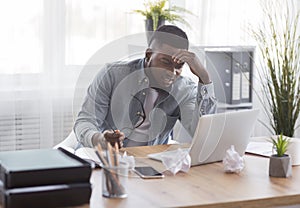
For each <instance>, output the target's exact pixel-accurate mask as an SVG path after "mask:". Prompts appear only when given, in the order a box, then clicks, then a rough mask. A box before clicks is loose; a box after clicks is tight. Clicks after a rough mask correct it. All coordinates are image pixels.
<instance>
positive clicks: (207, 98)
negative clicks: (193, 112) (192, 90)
mask: <svg viewBox="0 0 300 208" xmlns="http://www.w3.org/2000/svg"><path fill="white" fill-rule="evenodd" d="M197 103H198V105H199V116H202V115H205V114H213V113H215V112H216V109H217V100H216V98H215V92H214V85H213V83H210V84H206V85H204V84H202V83H198V93H197Z"/></svg>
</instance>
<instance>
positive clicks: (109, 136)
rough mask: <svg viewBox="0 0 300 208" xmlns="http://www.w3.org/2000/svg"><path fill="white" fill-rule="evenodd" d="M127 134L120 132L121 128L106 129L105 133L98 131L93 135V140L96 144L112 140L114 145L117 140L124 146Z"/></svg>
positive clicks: (120, 145) (111, 142) (119, 144)
mask: <svg viewBox="0 0 300 208" xmlns="http://www.w3.org/2000/svg"><path fill="white" fill-rule="evenodd" d="M124 138H125V135H124V133H123V132H120V131H119V130H115V131H113V130H105V131H104V132H103V133H100V132H99V133H96V134H94V135H93V137H92V142H93V144H94V145H96V144H98V143H100V144H103V143H105V142H104V141H106V142H110V144H111V145H112V146H114V145H115V142H117V143H118V146H119V148H122V147H123V141H124Z"/></svg>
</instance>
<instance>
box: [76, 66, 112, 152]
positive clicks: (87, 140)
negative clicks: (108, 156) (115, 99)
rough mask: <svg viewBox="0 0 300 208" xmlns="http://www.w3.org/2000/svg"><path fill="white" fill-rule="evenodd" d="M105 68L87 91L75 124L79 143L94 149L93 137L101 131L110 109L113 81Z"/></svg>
mask: <svg viewBox="0 0 300 208" xmlns="http://www.w3.org/2000/svg"><path fill="white" fill-rule="evenodd" d="M107 68H108V67H107V66H105V67H104V68H103V69H102V70H100V72H99V73H98V75H97V76H96V77H95V79H94V80H93V82H92V83H91V85H90V86H89V88H88V90H87V95H86V97H85V99H84V102H83V104H82V107H81V110H80V112H79V113H78V117H77V119H76V121H75V124H74V132H75V135H76V137H77V140H78V142H80V143H81V144H82V145H83V146H87V147H93V144H92V137H93V135H94V134H95V133H97V132H102V131H103V130H104V129H100V126H101V125H102V123H103V121H104V119H105V116H106V115H107V111H108V109H109V102H110V94H111V80H110V75H109V73H108V71H107Z"/></svg>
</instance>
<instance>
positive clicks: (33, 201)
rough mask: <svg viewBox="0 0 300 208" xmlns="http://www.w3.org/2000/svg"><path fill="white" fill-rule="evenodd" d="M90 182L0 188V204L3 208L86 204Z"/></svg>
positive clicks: (36, 207)
mask: <svg viewBox="0 0 300 208" xmlns="http://www.w3.org/2000/svg"><path fill="white" fill-rule="evenodd" d="M91 192H92V190H91V184H90V183H78V184H59V185H48V186H34V187H23V188H13V189H7V190H6V189H3V188H2V189H0V204H2V206H3V207H4V208H20V207H30V208H40V207H43V208H54V207H69V206H79V205H83V204H88V203H89V201H90V197H91Z"/></svg>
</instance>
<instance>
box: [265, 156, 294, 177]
mask: <svg viewBox="0 0 300 208" xmlns="http://www.w3.org/2000/svg"><path fill="white" fill-rule="evenodd" d="M269 176H272V177H282V178H287V177H290V176H292V162H291V158H290V156H289V155H286V154H285V155H283V156H282V157H278V156H277V155H272V156H271V157H270V163H269Z"/></svg>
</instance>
